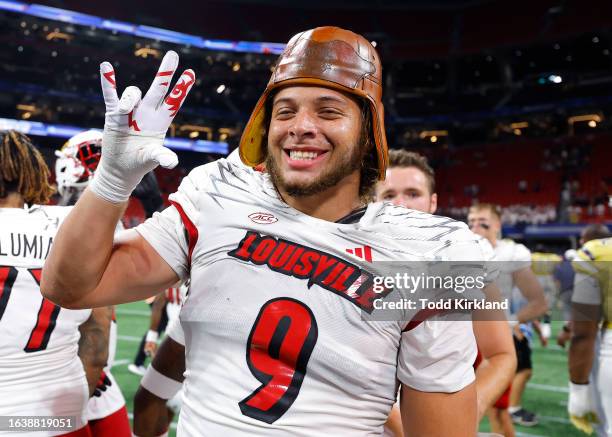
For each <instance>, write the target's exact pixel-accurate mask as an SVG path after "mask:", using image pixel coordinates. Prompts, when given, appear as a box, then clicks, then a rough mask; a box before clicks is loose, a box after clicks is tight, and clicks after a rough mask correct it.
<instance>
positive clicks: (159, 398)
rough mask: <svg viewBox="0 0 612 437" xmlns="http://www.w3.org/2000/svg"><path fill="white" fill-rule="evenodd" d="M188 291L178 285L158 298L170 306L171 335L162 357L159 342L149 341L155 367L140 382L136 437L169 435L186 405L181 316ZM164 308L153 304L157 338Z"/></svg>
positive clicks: (154, 329)
mask: <svg viewBox="0 0 612 437" xmlns="http://www.w3.org/2000/svg"><path fill="white" fill-rule="evenodd" d="M187 292H188V287H187V285H185V284H180V283H177V284H175V286H174V287H171V288H169V289H168V290H166V291H165V292H163V293H160V294H158V295H157V296H156V297H155V300H156V303H157V302H167V305H166V307H165V308H166V312H167V314H168V331H167V333H166V334H167V335H166V338H165V339H164V340H163V342H162V344H161V346H160V348H159V355H158V354H157V342H156V340H155V341H151V342H149V341H147V343H146V345H145V350H146V351H148V353H149V355H150V356H151V357H152V362H151V365H150V366H149V367H148V368H147V371H146V373H145V375H144V377H143V378H142V380H141V381H140V386H139V387H138V391H137V392H136V395H135V396H134V435H135V436H138V437H155V436H159V435H162V434H163V433H165V432H167V431H168V428H169V426H170V423H171V422H172V419H173V417H174V415H176V414H178V413H179V412H180V408H181V405H182V392H181V388H182V383H183V380H184V376H183V374H184V373H185V338H184V334H183V330H182V329H181V325H180V320H179V313H180V309H181V306H182V304H183V302H184V301H185V299H186V297H187ZM162 308H163V307H162V306H161V305H160V304H157V306H156V304H155V303H154V304H153V311H152V313H151V326H150V330H149V333H151V332H153V334H154V335H152V336H151V337H152V338H156V337H157V334H158V332H157V331H156V326H157V325H158V324H159V319H160V313H161V311H163V310H162Z"/></svg>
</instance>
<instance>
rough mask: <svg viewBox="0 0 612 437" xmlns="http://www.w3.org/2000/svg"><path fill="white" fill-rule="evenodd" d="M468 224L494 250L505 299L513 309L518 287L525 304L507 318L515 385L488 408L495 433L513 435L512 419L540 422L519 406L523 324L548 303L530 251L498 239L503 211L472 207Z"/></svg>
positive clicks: (524, 358)
mask: <svg viewBox="0 0 612 437" xmlns="http://www.w3.org/2000/svg"><path fill="white" fill-rule="evenodd" d="M468 226H469V227H470V229H471V230H472V231H473V232H475V233H476V234H478V235H480V236H482V237H484V238H486V239H487V240H488V241H489V242H490V243H491V245H492V246H493V250H494V251H495V260H496V261H497V262H498V265H499V269H500V275H499V278H498V279H497V281H496V282H497V284H498V285H499V288H500V290H501V291H502V293H503V296H504V298H505V299H507V300H508V301H509V302H511V303H510V310H511V312H512V306H513V305H512V291H513V289H514V288H515V287H517V288H518V290H519V291H520V293H521V295H522V297H523V298H524V299H525V300H526V304H525V305H524V306H523V307H522V308H521V309H520V310H518V311H516V312H515V313H514V314H512V313H509V314H508V317H509V318H510V319H511V321H512V324H513V336H514V345H515V349H516V357H517V372H516V375H515V376H514V379H513V381H512V386H511V387H508V390H506V392H505V393H504V394H503V395H502V397H501V398H500V399H498V401H497V402H496V403H495V405H494V406H493V408H491V409H490V411H489V414H488V416H489V421H490V423H491V429H492V430H493V432H498V433H503V434H504V435H505V436H506V437H508V436H513V435H514V426H513V425H512V422H513V421H514V422H516V423H520V424H521V425H525V426H533V425H535V424H537V419H536V417H535V414H533V413H532V412H529V411H527V410H525V409H523V408H521V406H520V400H521V396H522V394H523V391H524V390H525V386H526V385H527V381H529V378H530V377H531V373H532V366H531V348H530V346H529V340H528V338H527V336H526V335H525V333H524V331H523V330H522V329H521V326H522V325H523V326H524V324H526V323H527V322H530V321H533V320H536V319H537V318H538V317H540V316H541V315H543V314H544V313H546V311H547V309H548V306H547V303H546V298H545V297H544V291H543V290H542V286H541V285H540V283H539V282H538V279H537V278H536V276H535V274H534V273H533V271H532V270H531V253H530V252H529V249H527V248H526V247H525V246H524V245H522V244H518V243H515V242H514V241H512V240H510V239H503V240H501V239H499V236H500V235H501V213H500V211H499V208H498V207H496V206H495V205H492V204H490V203H482V204H478V205H475V206H472V207H471V208H470V210H469V213H468Z"/></svg>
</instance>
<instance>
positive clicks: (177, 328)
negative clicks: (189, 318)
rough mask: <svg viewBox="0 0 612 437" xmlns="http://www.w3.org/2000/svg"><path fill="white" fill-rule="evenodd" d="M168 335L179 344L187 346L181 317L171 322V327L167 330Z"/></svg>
mask: <svg viewBox="0 0 612 437" xmlns="http://www.w3.org/2000/svg"><path fill="white" fill-rule="evenodd" d="M166 335H168V337H170V338H171V339H172V340H174V341H176V342H177V343H179V344H181V345H183V346H185V332H184V331H183V327H182V326H181V320H180V318H179V317H176V318H174V320H172V322H170V325H169V326H168V329H167V330H166Z"/></svg>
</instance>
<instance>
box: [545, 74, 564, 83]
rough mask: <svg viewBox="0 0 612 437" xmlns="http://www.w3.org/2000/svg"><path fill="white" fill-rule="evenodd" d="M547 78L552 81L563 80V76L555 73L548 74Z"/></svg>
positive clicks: (559, 81)
mask: <svg viewBox="0 0 612 437" xmlns="http://www.w3.org/2000/svg"><path fill="white" fill-rule="evenodd" d="M548 80H549V81H551V82H552V83H561V82H563V78H562V77H561V76H559V75H557V74H551V75H550V76H548Z"/></svg>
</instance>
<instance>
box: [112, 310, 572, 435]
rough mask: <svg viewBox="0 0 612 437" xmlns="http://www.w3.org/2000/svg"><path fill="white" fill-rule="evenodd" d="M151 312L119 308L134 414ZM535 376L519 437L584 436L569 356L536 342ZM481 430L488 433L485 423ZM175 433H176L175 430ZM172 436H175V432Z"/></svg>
mask: <svg viewBox="0 0 612 437" xmlns="http://www.w3.org/2000/svg"><path fill="white" fill-rule="evenodd" d="M148 315H149V308H148V306H147V305H146V304H145V303H143V302H138V303H132V304H127V305H121V306H119V307H118V308H117V320H118V323H119V342H118V346H117V358H116V361H117V364H116V365H115V367H113V370H112V373H113V375H114V376H115V378H117V381H118V382H119V385H120V386H121V390H122V391H123V394H124V396H125V398H126V400H127V404H128V410H129V411H130V413H131V412H132V409H133V406H132V404H133V402H132V399H133V396H134V393H135V391H136V388H137V387H138V383H139V377H138V376H136V375H133V374H131V373H130V372H128V370H127V365H128V364H129V363H130V362H131V361H132V360H133V359H134V356H135V353H136V348H137V347H138V343H139V342H140V338H141V337H142V335H143V334H144V333H145V331H146V329H147V327H148V325H149V317H148ZM559 328H560V323H553V339H554V337H555V336H556V334H557V330H558V329H559ZM553 343H554V342H553ZM533 363H534V376H533V378H532V380H531V382H530V385H529V387H528V388H527V391H526V393H525V395H524V397H523V406H524V407H525V408H527V409H528V410H531V411H535V412H536V413H537V414H538V416H539V419H540V423H539V424H538V425H536V426H534V427H531V428H524V427H520V426H518V427H517V435H519V436H527V437H529V436H553V437H557V436H563V437H571V436H584V434H582V433H580V432H578V431H577V430H575V429H574V428H573V427H572V426H571V425H570V424H569V421H568V419H567V413H566V406H567V381H568V376H567V354H566V351H564V350H562V349H560V348H559V347H558V346H556V345H555V346H552V347H549V348H547V349H544V348H542V347H540V345H539V344H538V343H537V341H536V342H535V347H534V356H533ZM481 430H482V431H485V430H488V425H487V424H486V423H483V425H482V426H481ZM172 431H173V430H172ZM170 435H174V432H171V434H170Z"/></svg>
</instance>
